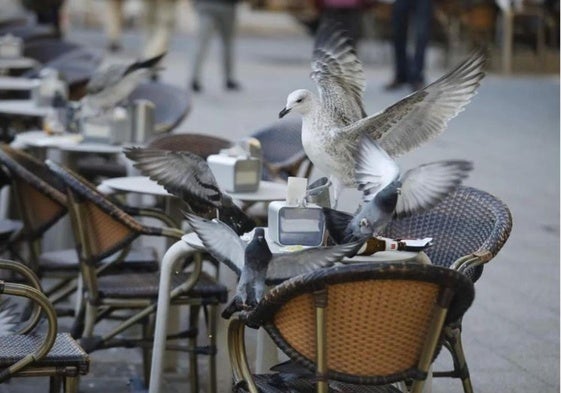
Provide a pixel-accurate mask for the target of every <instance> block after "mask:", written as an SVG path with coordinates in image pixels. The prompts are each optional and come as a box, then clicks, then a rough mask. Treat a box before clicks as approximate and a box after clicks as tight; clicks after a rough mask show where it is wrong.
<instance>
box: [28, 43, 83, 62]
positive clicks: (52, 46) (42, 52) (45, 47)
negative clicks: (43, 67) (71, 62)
mask: <svg viewBox="0 0 561 393" xmlns="http://www.w3.org/2000/svg"><path fill="white" fill-rule="evenodd" d="M78 48H80V45H79V44H75V43H73V42H69V41H63V40H57V39H45V40H36V41H32V42H27V43H26V44H25V46H24V48H23V55H24V56H25V57H30V58H32V59H35V60H37V61H38V62H39V63H41V64H44V63H47V62H49V61H51V60H53V59H56V58H57V57H59V56H61V55H63V54H65V53H68V52H71V51H74V50H76V49H78Z"/></svg>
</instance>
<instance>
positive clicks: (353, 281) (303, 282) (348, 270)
mask: <svg viewBox="0 0 561 393" xmlns="http://www.w3.org/2000/svg"><path fill="white" fill-rule="evenodd" d="M473 296H474V291H473V284H472V283H471V282H470V281H469V280H468V279H467V278H466V277H465V276H464V275H462V274H461V273H458V272H456V271H453V270H450V269H445V268H440V267H436V266H432V265H420V264H414V263H399V264H389V263H387V264H376V265H372V264H354V265H347V266H341V267H335V268H330V269H320V270H318V271H316V272H314V273H311V274H307V275H303V276H299V277H296V278H294V279H291V280H289V281H286V282H284V283H283V284H281V285H279V286H277V287H275V288H273V289H272V290H271V291H270V292H269V293H268V294H267V295H266V296H265V298H264V299H263V300H262V301H261V302H260V303H259V305H258V306H257V308H256V309H255V310H254V311H253V312H251V313H250V314H249V315H248V316H247V319H246V323H247V324H248V325H250V326H254V327H255V326H263V327H265V329H266V330H267V331H268V333H269V334H270V335H271V337H272V339H273V340H274V341H275V342H276V344H277V345H278V346H279V348H281V349H282V350H283V351H284V352H285V353H286V354H287V355H288V356H289V357H290V358H292V359H293V360H295V361H297V362H298V363H299V364H302V365H304V366H306V367H307V368H308V369H309V370H310V371H313V372H317V371H318V369H319V364H318V363H319V362H318V361H317V359H321V358H322V357H325V359H326V362H325V367H326V368H325V372H326V373H327V375H326V376H327V378H329V379H335V380H339V381H343V382H348V383H356V384H386V383H391V382H395V381H400V380H404V379H409V378H413V379H420V380H422V379H424V378H425V377H426V373H427V371H428V367H429V366H430V363H431V362H432V359H433V357H434V354H435V351H436V348H437V343H438V341H439V338H440V335H441V329H442V326H443V323H444V322H445V321H448V320H454V319H455V318H459V317H460V316H461V315H462V314H463V313H464V312H465V311H466V310H467V309H468V307H469V306H470V304H471V302H472V300H473ZM319 310H322V311H321V313H322V315H323V317H320V316H319V314H318V311H319ZM322 336H325V342H324V343H323V345H324V348H323V349H319V350H318V348H321V346H322V342H321V340H318V339H316V337H318V338H319V337H322ZM316 376H319V375H316Z"/></svg>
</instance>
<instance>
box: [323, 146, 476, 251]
mask: <svg viewBox="0 0 561 393" xmlns="http://www.w3.org/2000/svg"><path fill="white" fill-rule="evenodd" d="M472 169H473V165H472V163H471V162H469V161H465V160H444V161H436V162H432V163H428V164H423V165H420V166H418V167H416V168H413V169H410V170H408V171H407V172H405V173H401V171H400V169H399V167H398V166H397V163H396V162H395V161H394V160H393V159H392V158H391V157H390V156H389V155H388V154H387V153H386V152H385V151H384V150H383V149H382V148H381V147H380V145H379V144H378V143H377V142H376V141H375V140H373V139H372V138H371V137H369V136H365V137H363V138H362V140H361V141H360V149H359V154H358V157H357V162H356V171H355V172H356V180H357V183H358V189H359V190H361V191H362V203H363V204H362V207H361V208H360V209H359V210H358V212H357V214H355V215H354V216H353V215H351V214H348V213H344V212H340V211H337V210H334V209H330V208H325V207H324V208H323V211H324V214H325V220H326V226H327V228H328V231H329V233H330V235H331V237H332V238H333V240H335V242H336V243H346V242H349V241H353V240H356V239H364V238H369V237H372V236H375V235H377V234H378V232H380V231H381V230H382V229H383V228H384V226H385V225H386V224H387V223H388V222H389V221H390V220H391V219H392V218H393V217H406V216H409V215H411V214H414V213H416V212H419V211H422V210H426V209H429V208H431V207H433V206H435V205H436V204H437V203H439V202H440V201H441V200H442V199H444V198H445V197H446V196H447V195H449V194H450V193H451V192H453V191H454V190H455V189H456V188H457V187H458V186H459V185H460V184H461V183H462V181H463V180H464V179H465V178H466V177H467V176H468V173H469V171H471V170H472Z"/></svg>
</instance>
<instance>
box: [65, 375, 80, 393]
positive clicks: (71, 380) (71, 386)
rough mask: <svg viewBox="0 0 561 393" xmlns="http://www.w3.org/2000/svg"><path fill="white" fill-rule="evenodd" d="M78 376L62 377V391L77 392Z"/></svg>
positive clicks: (66, 392)
mask: <svg viewBox="0 0 561 393" xmlns="http://www.w3.org/2000/svg"><path fill="white" fill-rule="evenodd" d="M79 380H80V379H79V377H77V376H76V377H65V378H64V393H78V381H79Z"/></svg>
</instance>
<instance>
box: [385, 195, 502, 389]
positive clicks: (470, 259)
mask: <svg viewBox="0 0 561 393" xmlns="http://www.w3.org/2000/svg"><path fill="white" fill-rule="evenodd" d="M511 229H512V216H511V213H510V210H509V208H508V206H507V205H505V204H504V203H503V202H502V201H501V200H499V199H498V198H496V197H495V196H493V195H491V194H489V193H487V192H485V191H482V190H478V189H476V188H472V187H465V186H460V187H459V188H458V189H457V191H455V192H454V193H452V194H451V195H450V196H449V197H447V198H446V199H444V200H443V201H442V202H441V203H439V204H438V205H437V206H435V207H434V208H432V209H430V210H427V211H424V212H421V213H418V214H414V215H412V216H410V217H407V218H403V219H396V220H393V221H391V222H390V223H389V224H388V225H387V226H386V228H385V229H384V231H383V233H382V236H387V237H390V238H393V239H398V238H403V239H415V238H418V237H432V238H433V246H431V247H429V248H428V249H427V250H425V252H426V254H427V255H428V256H429V258H430V260H431V262H432V264H433V265H437V266H443V267H446V268H450V269H454V270H459V271H461V272H462V273H463V274H464V275H465V276H467V277H468V278H469V279H470V280H471V281H472V282H474V283H475V282H476V281H477V280H478V279H479V277H480V276H481V274H482V272H483V265H484V264H485V263H487V262H489V261H491V260H492V259H493V258H494V257H495V256H496V255H497V253H498V252H499V251H500V249H501V248H502V247H503V245H504V244H505V242H506V241H507V239H508V237H509V236H510V231H511ZM449 322H450V323H448V324H447V326H446V328H445V329H444V331H445V338H446V341H445V345H446V348H447V349H448V350H449V351H450V353H451V355H452V360H453V367H454V369H453V370H452V371H443V372H440V371H436V372H433V376H434V377H451V378H460V379H461V380H462V384H463V388H464V391H465V393H472V392H473V388H472V384H471V380H470V376H469V370H468V366H467V362H466V359H465V356H464V351H463V347H462V341H461V331H462V321H461V318H460V319H457V320H453V321H449Z"/></svg>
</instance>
